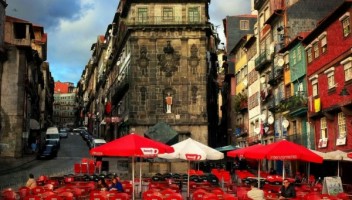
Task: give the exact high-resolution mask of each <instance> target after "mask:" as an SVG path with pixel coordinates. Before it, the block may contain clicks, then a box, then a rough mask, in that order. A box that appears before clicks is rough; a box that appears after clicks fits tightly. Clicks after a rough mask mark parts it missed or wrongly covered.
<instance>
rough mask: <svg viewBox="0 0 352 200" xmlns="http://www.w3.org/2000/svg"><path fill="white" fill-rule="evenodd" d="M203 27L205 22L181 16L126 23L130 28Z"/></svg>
mask: <svg viewBox="0 0 352 200" xmlns="http://www.w3.org/2000/svg"><path fill="white" fill-rule="evenodd" d="M190 24H193V25H196V24H199V25H202V24H205V22H203V21H201V20H200V18H192V19H187V18H182V17H179V16H170V17H169V16H148V17H143V18H133V19H130V20H128V21H126V25H128V26H140V27H145V26H163V25H164V26H165V25H190Z"/></svg>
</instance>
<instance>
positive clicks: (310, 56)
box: [306, 46, 313, 63]
mask: <svg viewBox="0 0 352 200" xmlns="http://www.w3.org/2000/svg"><path fill="white" fill-rule="evenodd" d="M306 53H307V62H308V63H311V62H312V61H313V53H312V47H311V46H308V47H307V48H306Z"/></svg>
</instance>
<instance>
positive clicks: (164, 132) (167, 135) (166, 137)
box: [144, 122, 178, 145]
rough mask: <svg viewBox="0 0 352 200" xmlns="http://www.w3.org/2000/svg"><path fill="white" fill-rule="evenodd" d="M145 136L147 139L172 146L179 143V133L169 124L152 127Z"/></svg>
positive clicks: (160, 123)
mask: <svg viewBox="0 0 352 200" xmlns="http://www.w3.org/2000/svg"><path fill="white" fill-rule="evenodd" d="M144 135H145V136H146V137H147V138H150V139H153V140H156V141H159V142H162V143H164V144H168V145H172V144H175V143H177V142H178V132H177V131H175V130H174V129H172V128H171V127H170V126H169V125H168V124H167V123H165V122H159V123H157V124H155V125H154V126H153V127H150V128H149V129H148V130H147V132H146V133H144Z"/></svg>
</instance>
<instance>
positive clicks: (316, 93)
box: [312, 81, 318, 97]
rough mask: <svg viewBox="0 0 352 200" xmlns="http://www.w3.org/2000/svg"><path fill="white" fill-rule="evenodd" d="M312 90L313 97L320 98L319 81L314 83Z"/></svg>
mask: <svg viewBox="0 0 352 200" xmlns="http://www.w3.org/2000/svg"><path fill="white" fill-rule="evenodd" d="M312 90H313V91H312V94H313V97H315V96H318V81H313V82H312Z"/></svg>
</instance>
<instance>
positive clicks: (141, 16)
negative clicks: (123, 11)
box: [137, 7, 148, 24]
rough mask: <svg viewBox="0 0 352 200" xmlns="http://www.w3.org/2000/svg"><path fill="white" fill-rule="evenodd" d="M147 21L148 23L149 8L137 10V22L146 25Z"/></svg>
mask: <svg viewBox="0 0 352 200" xmlns="http://www.w3.org/2000/svg"><path fill="white" fill-rule="evenodd" d="M147 21H148V8H147V7H139V8H138V10H137V22H138V23H142V24H144V23H146V22H147Z"/></svg>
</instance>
